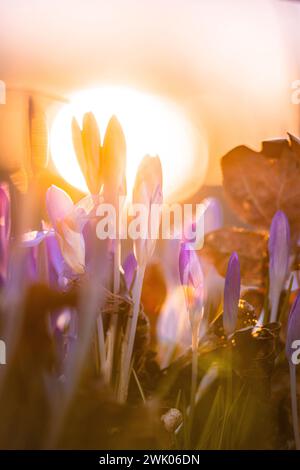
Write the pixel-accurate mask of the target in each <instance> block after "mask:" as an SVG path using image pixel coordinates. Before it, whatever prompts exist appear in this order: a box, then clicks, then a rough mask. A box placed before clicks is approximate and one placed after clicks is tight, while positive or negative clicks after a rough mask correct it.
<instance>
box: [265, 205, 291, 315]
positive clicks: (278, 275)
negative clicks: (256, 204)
mask: <svg viewBox="0 0 300 470" xmlns="http://www.w3.org/2000/svg"><path fill="white" fill-rule="evenodd" d="M289 254H290V227H289V222H288V219H287V217H286V215H285V214H284V212H282V211H277V212H276V214H275V215H274V217H273V219H272V223H271V228H270V238H269V281H270V282H269V301H270V305H271V317H270V320H271V322H274V321H276V319H277V311H278V304H279V299H280V294H281V291H282V289H283V288H284V284H285V281H286V278H287V275H288V270H289Z"/></svg>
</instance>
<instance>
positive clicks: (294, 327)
mask: <svg viewBox="0 0 300 470" xmlns="http://www.w3.org/2000/svg"><path fill="white" fill-rule="evenodd" d="M295 341H298V345H296V344H295V343H294V342H295ZM295 346H297V347H298V349H299V347H300V293H299V294H298V295H297V297H296V299H295V301H294V303H293V306H292V308H291V312H290V315H289V319H288V326H287V337H286V345H285V351H286V356H287V358H288V361H289V362H293V360H292V356H293V352H295V349H296V348H295Z"/></svg>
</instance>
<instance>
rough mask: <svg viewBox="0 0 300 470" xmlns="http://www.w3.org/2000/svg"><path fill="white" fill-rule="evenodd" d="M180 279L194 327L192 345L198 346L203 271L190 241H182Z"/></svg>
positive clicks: (202, 301) (202, 295)
mask: <svg viewBox="0 0 300 470" xmlns="http://www.w3.org/2000/svg"><path fill="white" fill-rule="evenodd" d="M179 274H180V281H181V284H182V286H183V288H184V293H185V299H186V305H187V310H188V313H189V318H190V323H191V328H192V346H193V349H195V348H196V347H197V344H198V335H199V327H200V322H201V319H202V317H203V307H204V283H203V272H202V268H201V264H200V260H199V258H198V256H197V253H196V252H195V251H194V249H193V248H192V247H191V246H190V245H189V244H188V243H185V242H184V243H182V244H181V249H180V253H179Z"/></svg>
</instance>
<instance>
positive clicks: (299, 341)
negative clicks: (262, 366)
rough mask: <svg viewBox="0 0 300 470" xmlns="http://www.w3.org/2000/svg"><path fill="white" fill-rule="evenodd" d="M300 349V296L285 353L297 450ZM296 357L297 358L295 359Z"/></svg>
mask: <svg viewBox="0 0 300 470" xmlns="http://www.w3.org/2000/svg"><path fill="white" fill-rule="evenodd" d="M299 347H300V294H298V295H297V297H296V299H295V301H294V303H293V306H292V309H291V312H290V315H289V319H288V327H287V337H286V345H285V351H286V356H287V359H288V361H289V365H290V386H291V402H292V420H293V430H294V436H295V444H296V448H297V449H298V450H299V449H300V434H299V422H298V404H297V379H296V365H297V364H298V361H299ZM294 356H295V357H294Z"/></svg>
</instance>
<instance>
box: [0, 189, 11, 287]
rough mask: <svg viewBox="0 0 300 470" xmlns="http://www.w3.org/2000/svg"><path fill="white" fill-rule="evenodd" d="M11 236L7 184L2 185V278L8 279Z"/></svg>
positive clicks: (0, 216)
mask: <svg viewBox="0 0 300 470" xmlns="http://www.w3.org/2000/svg"><path fill="white" fill-rule="evenodd" d="M9 236H10V197H9V191H8V187H7V185H6V184H5V183H1V184H0V278H1V283H2V282H3V280H4V279H5V278H6V274H7V262H8V245H9Z"/></svg>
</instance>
